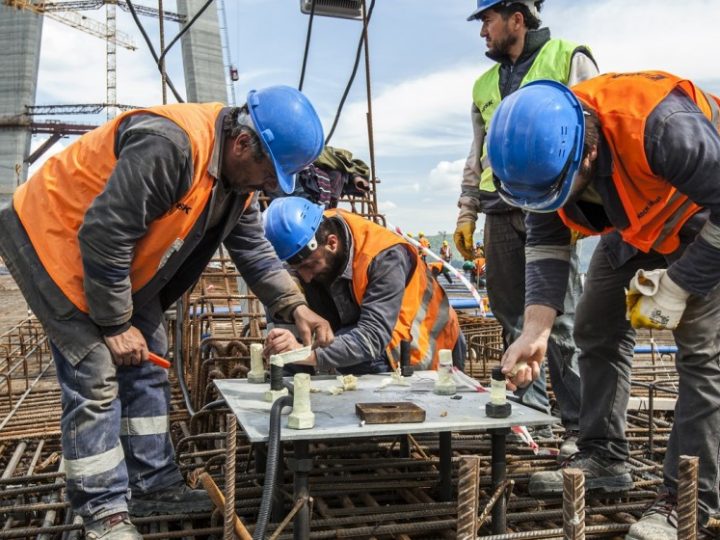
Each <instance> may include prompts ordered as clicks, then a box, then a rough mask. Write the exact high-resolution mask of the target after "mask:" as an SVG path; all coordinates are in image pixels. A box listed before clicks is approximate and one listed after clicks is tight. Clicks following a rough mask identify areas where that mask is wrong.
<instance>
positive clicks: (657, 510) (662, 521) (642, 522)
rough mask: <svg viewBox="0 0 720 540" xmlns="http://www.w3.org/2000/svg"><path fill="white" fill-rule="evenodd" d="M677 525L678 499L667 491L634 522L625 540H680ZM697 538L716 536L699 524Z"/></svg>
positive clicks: (700, 539) (705, 538) (706, 538)
mask: <svg viewBox="0 0 720 540" xmlns="http://www.w3.org/2000/svg"><path fill="white" fill-rule="evenodd" d="M677 526H678V520H677V500H676V499H675V497H673V496H672V495H671V494H669V493H667V492H665V493H662V494H660V495H659V496H658V498H657V499H655V502H653V504H652V506H651V507H650V508H648V509H647V510H645V512H644V513H643V515H642V517H641V518H640V519H639V520H638V521H637V522H636V523H633V524H632V526H631V527H630V529H629V530H628V533H627V536H626V537H625V540H678V534H677ZM697 538H698V540H710V539H711V538H716V536H715V534H714V533H713V532H712V531H710V530H709V529H706V528H705V527H702V526H698V535H697Z"/></svg>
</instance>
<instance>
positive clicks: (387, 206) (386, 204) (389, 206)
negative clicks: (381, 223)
mask: <svg viewBox="0 0 720 540" xmlns="http://www.w3.org/2000/svg"><path fill="white" fill-rule="evenodd" d="M396 208H397V204H395V203H394V202H392V201H380V202H379V203H378V210H380V211H381V212H387V211H388V210H395V209H396Z"/></svg>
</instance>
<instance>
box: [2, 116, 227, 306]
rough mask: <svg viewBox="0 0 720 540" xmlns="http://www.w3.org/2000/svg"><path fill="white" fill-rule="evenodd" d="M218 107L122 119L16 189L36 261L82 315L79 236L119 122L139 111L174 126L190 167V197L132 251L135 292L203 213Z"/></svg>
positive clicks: (109, 165)
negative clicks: (186, 146)
mask: <svg viewBox="0 0 720 540" xmlns="http://www.w3.org/2000/svg"><path fill="white" fill-rule="evenodd" d="M222 108H223V105H222V104H220V103H206V104H181V105H163V106H159V107H153V108H152V109H138V110H133V111H130V112H127V113H124V114H121V115H119V116H118V117H117V118H115V119H113V120H111V121H109V122H107V123H106V124H103V125H102V126H100V127H98V128H97V129H94V130H93V131H91V132H89V133H86V134H85V135H83V136H82V137H80V139H78V140H77V141H76V142H75V143H73V144H72V145H70V146H68V147H67V148H66V149H65V150H63V151H62V152H60V153H59V154H57V155H55V156H53V157H51V158H50V159H48V160H47V161H46V162H45V164H44V165H43V166H42V168H41V169H40V170H39V171H38V172H36V173H35V174H34V175H33V176H32V178H30V180H28V181H27V182H26V183H25V184H23V185H22V186H20V187H19V188H18V189H17V190H16V192H15V195H14V196H13V206H14V208H15V211H16V212H17V214H18V216H19V217H20V221H21V222H22V224H23V227H24V228H25V230H26V231H27V234H28V236H29V237H30V241H31V242H32V245H33V247H34V248H35V251H36V252H37V255H38V257H39V258H40V261H41V262H42V264H43V266H44V267H45V269H46V270H47V272H48V274H50V277H52V279H53V281H54V282H55V283H56V284H57V286H58V287H59V288H60V290H62V291H63V293H64V294H65V295H66V296H67V297H68V299H69V300H70V301H71V302H72V303H73V304H75V306H76V307H77V308H78V309H80V310H81V311H84V312H85V313H87V312H88V305H87V300H86V298H85V293H84V290H83V267H82V260H81V254H80V245H79V242H78V230H79V229H80V226H81V225H82V223H83V219H84V216H85V212H86V211H87V210H88V208H89V207H90V205H91V204H92V202H93V201H94V200H95V197H97V196H98V195H99V194H100V193H101V192H102V191H103V189H104V188H105V184H106V183H107V181H108V179H109V178H110V175H111V174H112V171H113V169H114V167H115V163H116V161H117V160H116V158H115V152H114V144H115V133H116V131H117V128H118V126H119V125H120V123H121V122H122V121H123V120H124V119H125V118H127V116H129V115H133V114H141V113H152V114H156V115H159V116H164V117H165V118H168V119H170V120H172V121H173V122H175V123H176V124H177V125H178V126H180V127H181V128H182V129H183V130H184V131H185V132H186V133H187V135H188V138H189V139H190V143H191V147H192V159H193V167H194V177H193V181H192V186H191V187H190V189H189V190H188V192H187V193H186V194H185V196H184V197H183V198H182V199H181V200H180V201H178V203H177V204H176V206H175V207H173V208H172V209H170V210H169V211H168V212H167V213H166V214H164V215H163V216H161V217H160V218H159V219H157V220H155V221H153V222H152V223H151V224H150V226H149V228H148V230H147V232H146V234H145V236H144V237H143V238H142V239H140V241H139V242H138V243H137V245H136V247H135V253H134V256H133V260H132V264H131V267H130V280H131V282H132V291H133V293H135V292H137V291H138V290H140V289H141V288H142V287H143V286H144V285H146V284H147V283H148V282H149V281H150V280H151V279H152V278H153V276H154V275H155V274H156V272H157V270H158V269H159V268H160V267H161V266H162V265H163V264H164V263H165V261H166V260H167V256H168V255H169V254H171V253H173V252H174V251H177V250H179V248H180V246H181V245H182V243H183V241H184V239H185V238H186V236H187V235H188V233H189V232H190V231H191V230H192V228H193V226H194V225H195V222H196V221H197V220H198V218H199V217H200V216H201V215H202V212H203V210H204V209H205V206H206V204H207V202H208V200H209V197H210V194H211V192H212V188H213V185H214V181H215V179H214V178H213V177H212V176H210V175H209V174H208V172H207V169H208V165H209V163H210V160H211V156H212V150H213V146H214V144H215V122H216V120H217V118H218V115H219V114H220V111H221V110H222Z"/></svg>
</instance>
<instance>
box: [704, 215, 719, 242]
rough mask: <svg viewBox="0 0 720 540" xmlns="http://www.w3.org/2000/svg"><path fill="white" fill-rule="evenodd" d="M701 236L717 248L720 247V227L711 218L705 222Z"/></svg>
mask: <svg viewBox="0 0 720 540" xmlns="http://www.w3.org/2000/svg"><path fill="white" fill-rule="evenodd" d="M700 238H702V239H703V240H705V241H706V242H707V243H708V244H710V245H711V246H712V247H714V248H715V249H720V227H718V226H717V225H715V224H714V223H713V222H711V221H710V220H709V219H708V220H707V221H706V222H705V225H703V228H702V229H701V230H700Z"/></svg>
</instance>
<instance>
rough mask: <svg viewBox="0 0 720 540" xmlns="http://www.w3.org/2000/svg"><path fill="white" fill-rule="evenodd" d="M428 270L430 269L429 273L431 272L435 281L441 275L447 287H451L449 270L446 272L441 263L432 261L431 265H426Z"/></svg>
mask: <svg viewBox="0 0 720 540" xmlns="http://www.w3.org/2000/svg"><path fill="white" fill-rule="evenodd" d="M428 268H429V269H430V272H432V275H433V277H434V278H435V279H437V277H438V276H439V275H440V274H442V275H443V277H444V278H445V281H447V282H448V284H449V285H452V282H453V280H452V274H451V273H450V270H448V269H447V268H446V267H445V265H444V264H443V263H442V262H441V261H433V262H431V263H428Z"/></svg>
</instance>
